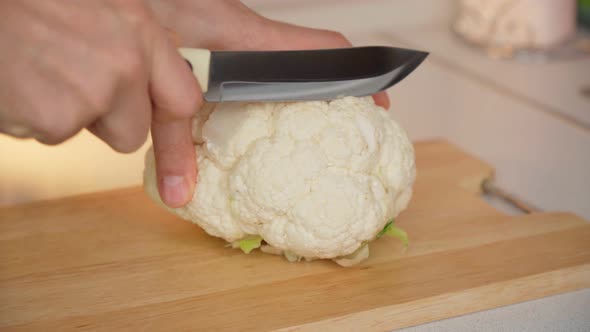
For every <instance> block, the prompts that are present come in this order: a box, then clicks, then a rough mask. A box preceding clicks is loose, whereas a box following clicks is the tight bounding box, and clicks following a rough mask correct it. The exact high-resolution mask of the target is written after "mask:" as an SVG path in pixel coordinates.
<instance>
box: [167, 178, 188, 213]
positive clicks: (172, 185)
mask: <svg viewBox="0 0 590 332" xmlns="http://www.w3.org/2000/svg"><path fill="white" fill-rule="evenodd" d="M162 191H163V193H162V194H163V197H162V200H163V201H164V203H166V205H168V206H170V207H181V206H183V205H184V204H186V203H187V202H188V200H189V199H190V197H189V195H190V193H189V187H188V184H187V181H185V178H184V177H183V176H165V177H164V178H163V179H162Z"/></svg>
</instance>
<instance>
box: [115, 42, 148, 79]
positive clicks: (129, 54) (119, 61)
mask: <svg viewBox="0 0 590 332" xmlns="http://www.w3.org/2000/svg"><path fill="white" fill-rule="evenodd" d="M113 56H114V59H113V61H111V64H112V66H113V67H114V68H113V71H114V72H115V74H116V75H117V76H118V77H120V78H121V79H123V80H125V81H134V80H138V79H140V78H141V76H142V74H143V60H142V56H141V53H140V51H139V49H137V48H135V47H124V48H121V49H119V50H117V51H115V52H114V54H113Z"/></svg>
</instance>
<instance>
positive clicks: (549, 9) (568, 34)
mask: <svg viewBox="0 0 590 332" xmlns="http://www.w3.org/2000/svg"><path fill="white" fill-rule="evenodd" d="M453 28H454V29H455V31H456V32H457V33H458V34H459V35H461V36H462V37H463V38H465V39H467V40H468V41H470V42H472V43H475V44H479V45H481V46H489V47H506V48H516V49H548V48H552V47H554V46H556V45H559V44H561V43H564V42H566V41H567V40H568V39H570V38H572V37H573V36H574V34H575V31H576V1H575V0H458V16H457V18H456V20H455V22H454V25H453Z"/></svg>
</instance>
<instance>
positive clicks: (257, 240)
mask: <svg viewBox="0 0 590 332" xmlns="http://www.w3.org/2000/svg"><path fill="white" fill-rule="evenodd" d="M261 244H262V237H260V236H258V235H252V236H248V237H246V238H243V239H241V240H239V241H238V246H239V247H240V249H242V251H243V252H244V253H246V254H249V253H250V251H252V250H254V249H256V248H260V245H261Z"/></svg>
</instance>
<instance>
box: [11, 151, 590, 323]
mask: <svg viewBox="0 0 590 332" xmlns="http://www.w3.org/2000/svg"><path fill="white" fill-rule="evenodd" d="M416 154H417V164H418V174H419V175H418V179H417V182H416V186H415V189H416V190H415V195H414V198H413V200H412V203H411V204H410V207H409V208H408V210H406V211H405V212H404V213H403V214H402V215H401V216H400V217H399V218H398V223H399V225H400V226H401V227H403V228H404V229H406V230H407V232H408V233H409V235H410V247H409V248H408V250H407V251H405V252H402V247H401V245H400V244H399V243H398V242H397V241H395V240H394V239H391V238H382V239H380V240H378V241H376V242H374V243H372V244H371V247H370V249H371V257H370V259H369V260H368V261H366V262H365V263H363V264H361V265H360V266H357V267H353V268H342V267H339V266H337V265H336V264H334V263H332V262H324V261H320V262H311V263H299V264H293V263H288V262H287V261H286V260H284V259H281V258H279V257H275V256H271V255H266V254H261V253H259V252H255V253H252V254H250V255H244V254H242V253H241V252H240V251H238V250H233V249H230V248H226V247H224V243H223V241H221V240H219V239H215V238H211V237H209V236H207V235H205V234H204V233H203V232H202V231H201V230H200V229H199V228H198V227H197V226H194V225H192V224H190V223H188V222H185V221H182V220H179V219H178V218H176V217H174V216H172V215H170V214H168V213H167V212H165V211H164V210H162V209H161V208H159V207H157V206H156V205H154V204H152V203H151V202H150V201H149V200H148V198H147V197H146V196H145V194H144V193H143V192H142V190H141V189H140V188H131V189H124V190H117V191H111V192H103V193H97V194H91V195H84V196H77V197H71V198H65V199H59V200H53V201H46V202H39V203H34V204H27V205H20V206H15V207H10V208H3V209H0V330H16V331H18V330H44V331H55V330H60V331H63V330H104V331H112V330H118V329H122V328H125V329H132V330H156V331H187V330H204V331H212V330H232V331H236V330H257V331H259V330H275V329H284V330H303V331H307V330H312V331H316V330H317V331H320V330H321V331H325V330H332V329H337V330H340V331H343V330H354V331H360V330H362V331H368V330H376V331H382V330H391V329H395V328H400V327H404V326H409V325H414V324H420V323H424V322H428V321H432V320H436V319H442V318H446V317H451V316H457V315H461V314H465V313H469V312H473V311H479V310H484V309H489V308H493V307H498V306H502V305H507V304H510V303H515V302H522V301H526V300H531V299H534V298H539V297H543V296H547V295H551V294H556V293H561V292H566V291H571V290H575V289H580V288H584V287H590V225H589V224H587V223H585V222H584V221H583V220H581V219H580V218H578V217H576V216H574V215H572V214H568V213H537V214H531V215H526V216H519V217H511V216H506V215H503V214H502V213H500V212H498V211H496V210H494V209H493V208H492V207H490V206H489V205H487V204H486V203H485V202H484V201H483V200H482V199H480V198H479V197H478V195H479V192H480V188H481V185H480V184H481V182H482V181H483V180H484V179H487V178H490V177H491V176H492V174H493V170H492V168H491V167H489V166H488V165H486V164H485V163H483V162H481V161H478V160H476V159H474V158H472V157H470V156H468V155H467V154H465V153H463V152H461V151H459V150H457V149H456V148H455V147H453V146H451V145H449V144H448V143H445V142H442V141H431V142H421V143H418V144H416Z"/></svg>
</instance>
